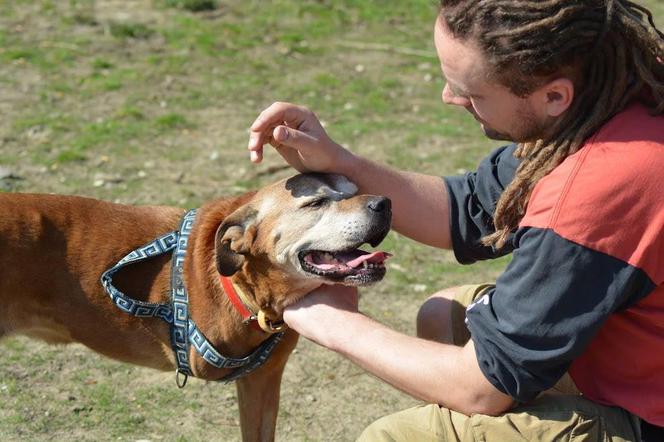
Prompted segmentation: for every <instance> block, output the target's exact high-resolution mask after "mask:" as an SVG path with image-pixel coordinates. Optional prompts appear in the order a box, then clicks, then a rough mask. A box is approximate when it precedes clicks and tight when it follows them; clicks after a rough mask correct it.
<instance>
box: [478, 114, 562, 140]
mask: <svg viewBox="0 0 664 442" xmlns="http://www.w3.org/2000/svg"><path fill="white" fill-rule="evenodd" d="M471 113H472V112H471ZM517 118H518V119H519V120H518V123H517V124H516V126H515V127H514V128H513V129H511V130H510V131H509V133H508V132H501V131H498V130H496V129H494V128H492V127H491V126H489V125H488V124H487V123H485V122H484V121H482V120H480V119H479V118H478V117H477V116H476V115H475V119H477V121H479V122H480V124H481V125H482V130H483V131H484V135H486V137H487V138H489V139H490V140H500V141H512V142H514V143H528V142H533V141H537V140H540V139H543V138H544V137H545V135H546V133H547V132H548V129H549V125H548V124H545V123H543V122H541V121H538V120H537V119H536V118H535V116H534V115H533V113H530V112H525V111H521V112H519V113H518V116H517Z"/></svg>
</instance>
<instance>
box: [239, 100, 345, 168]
mask: <svg viewBox="0 0 664 442" xmlns="http://www.w3.org/2000/svg"><path fill="white" fill-rule="evenodd" d="M267 143H269V144H271V145H272V146H274V148H275V149H277V152H279V154H280V155H281V156H282V157H284V159H285V160H286V161H287V162H288V164H290V165H291V166H292V167H294V168H295V169H297V170H298V171H299V172H303V173H304V172H331V173H334V172H336V173H342V171H341V169H342V163H343V162H344V161H347V160H349V159H350V157H352V155H351V154H350V152H348V151H347V150H346V149H344V148H343V147H341V146H339V145H338V144H337V143H335V142H334V141H332V139H330V137H329V136H328V135H327V133H326V132H325V129H323V126H322V125H321V123H320V121H319V120H318V118H317V117H316V115H315V114H314V113H313V112H312V111H310V110H309V109H307V108H306V107H302V106H297V105H295V104H291V103H279V102H277V103H274V104H272V105H271V106H270V107H268V108H267V109H265V110H264V111H263V112H261V114H260V115H259V116H258V118H256V121H254V123H253V124H252V125H251V129H250V134H249V144H248V146H247V147H248V149H249V152H250V157H251V161H252V162H254V163H259V162H261V160H262V159H263V146H264V145H265V144H267Z"/></svg>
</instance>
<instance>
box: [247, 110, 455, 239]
mask: <svg viewBox="0 0 664 442" xmlns="http://www.w3.org/2000/svg"><path fill="white" fill-rule="evenodd" d="M268 143H269V144H271V145H272V146H274V147H275V149H276V150H277V151H278V152H279V154H280V155H281V156H282V157H283V158H284V159H285V160H286V161H287V162H288V163H289V164H290V165H291V166H293V167H294V168H295V169H297V170H299V171H300V172H325V173H339V174H342V175H345V176H346V177H347V178H348V179H350V180H351V181H353V182H354V183H355V184H357V185H358V187H359V188H360V191H361V192H362V193H373V194H380V195H384V196H387V197H388V198H390V199H391V200H392V213H393V227H394V229H395V230H396V231H398V232H399V233H402V234H403V235H406V236H408V237H410V238H412V239H414V240H415V241H418V242H421V243H424V244H428V245H431V246H434V247H440V248H446V249H449V248H451V247H452V243H451V239H450V225H449V210H448V206H449V204H448V196H447V188H446V187H445V183H444V181H443V179H442V178H441V177H436V176H429V175H424V174H419V173H411V172H404V171H399V170H396V169H392V168H389V167H387V166H383V165H380V164H378V163H375V162H373V161H370V160H368V159H366V158H362V157H359V156H357V155H354V154H352V153H351V152H349V151H348V150H346V149H344V148H343V147H341V146H340V145H338V144H337V143H335V142H334V141H333V140H332V139H330V138H329V137H328V135H327V133H326V132H325V130H324V129H323V127H322V125H321V124H320V122H319V120H318V118H317V117H316V115H314V113H313V112H311V111H310V110H309V109H307V108H304V107H301V106H296V105H293V104H290V103H274V104H273V105H272V106H270V107H268V108H267V109H266V110H264V111H263V112H262V113H261V114H260V115H259V117H258V118H257V119H256V121H255V122H254V123H253V124H252V126H251V131H250V139H249V145H248V149H249V151H250V152H251V159H252V161H254V162H260V161H261V160H262V158H263V146H264V145H265V144H268Z"/></svg>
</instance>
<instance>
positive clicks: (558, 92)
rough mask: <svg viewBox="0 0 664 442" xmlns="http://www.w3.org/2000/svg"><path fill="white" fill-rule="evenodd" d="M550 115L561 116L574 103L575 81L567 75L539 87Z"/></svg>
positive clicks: (546, 110)
mask: <svg viewBox="0 0 664 442" xmlns="http://www.w3.org/2000/svg"><path fill="white" fill-rule="evenodd" d="M539 91H540V93H541V95H542V101H543V102H544V106H545V112H546V114H547V115H548V116H549V117H559V116H560V115H562V114H563V113H564V112H565V111H566V110H567V109H569V107H570V106H571V105H572V101H573V100H574V82H573V81H572V80H570V79H569V78H566V77H560V78H556V79H555V80H552V81H550V82H548V83H546V84H545V85H544V86H542V87H541V88H539Z"/></svg>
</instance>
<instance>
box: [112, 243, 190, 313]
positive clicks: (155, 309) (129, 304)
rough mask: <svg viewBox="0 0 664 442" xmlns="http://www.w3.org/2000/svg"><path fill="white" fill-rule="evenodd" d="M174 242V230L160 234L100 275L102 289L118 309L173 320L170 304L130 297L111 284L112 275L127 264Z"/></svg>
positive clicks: (166, 249)
mask: <svg viewBox="0 0 664 442" xmlns="http://www.w3.org/2000/svg"><path fill="white" fill-rule="evenodd" d="M176 244H177V234H176V233H175V232H171V233H168V234H166V235H163V236H160V237H159V238H157V239H156V240H154V241H152V242H151V243H149V244H146V245H144V246H142V247H139V248H138V249H136V250H134V251H133V252H131V253H129V254H128V255H127V256H125V257H124V258H122V259H121V260H120V261H119V262H118V263H117V264H115V265H114V266H113V267H111V268H110V269H108V270H106V271H105V272H104V273H103V274H102V275H101V284H102V286H103V287H104V290H106V293H108V295H109V296H110V297H111V301H113V303H114V304H115V305H116V306H118V308H119V309H120V310H122V311H124V312H126V313H129V314H130V315H134V316H138V317H139V318H152V317H156V318H161V319H163V320H164V321H166V322H168V323H169V324H170V323H172V322H173V309H172V308H171V306H169V305H166V304H153V303H150V302H143V301H138V300H136V299H132V298H130V297H129V296H127V295H125V294H124V293H122V292H121V291H120V290H118V289H117V288H115V286H113V275H114V274H115V273H116V272H118V270H120V269H122V268H123V267H126V266H127V265H129V264H133V263H135V262H139V261H144V260H146V259H150V258H152V257H154V256H157V255H161V254H162V253H166V252H168V251H170V250H172V249H173V248H175V245H176Z"/></svg>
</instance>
